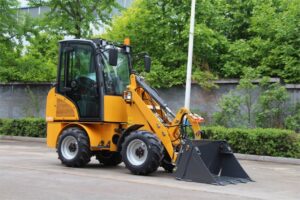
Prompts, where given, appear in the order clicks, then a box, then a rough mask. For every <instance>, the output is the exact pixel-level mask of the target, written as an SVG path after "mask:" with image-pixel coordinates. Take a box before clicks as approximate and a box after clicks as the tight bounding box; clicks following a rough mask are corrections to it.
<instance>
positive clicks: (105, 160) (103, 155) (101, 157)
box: [96, 151, 122, 166]
mask: <svg viewBox="0 0 300 200" xmlns="http://www.w3.org/2000/svg"><path fill="white" fill-rule="evenodd" d="M96 159H97V160H98V161H99V162H100V164H102V165H104V166H117V165H118V164H120V163H121V162H122V156H121V154H120V153H119V152H110V151H100V152H98V153H97V154H96Z"/></svg>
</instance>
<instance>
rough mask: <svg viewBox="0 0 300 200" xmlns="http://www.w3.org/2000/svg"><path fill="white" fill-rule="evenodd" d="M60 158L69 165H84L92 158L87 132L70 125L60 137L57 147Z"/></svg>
mask: <svg viewBox="0 0 300 200" xmlns="http://www.w3.org/2000/svg"><path fill="white" fill-rule="evenodd" d="M57 153H58V159H60V160H61V162H62V164H64V165H66V166H68V167H83V166H85V165H86V164H87V163H88V162H90V159H91V151H90V143H89V138H88V136H87V135H86V133H85V132H84V131H83V130H81V129H79V128H77V127H70V128H67V129H66V130H64V131H63V132H62V134H61V136H60V137H59V141H58V147H57Z"/></svg>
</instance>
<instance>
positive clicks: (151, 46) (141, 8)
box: [102, 0, 226, 87]
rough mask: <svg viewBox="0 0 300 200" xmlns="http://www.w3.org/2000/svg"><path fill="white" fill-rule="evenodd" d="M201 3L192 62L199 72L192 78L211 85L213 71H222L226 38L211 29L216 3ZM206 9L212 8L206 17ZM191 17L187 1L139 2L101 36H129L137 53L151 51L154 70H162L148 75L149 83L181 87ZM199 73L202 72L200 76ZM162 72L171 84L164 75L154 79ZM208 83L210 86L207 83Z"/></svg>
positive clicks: (114, 21)
mask: <svg viewBox="0 0 300 200" xmlns="http://www.w3.org/2000/svg"><path fill="white" fill-rule="evenodd" d="M216 2H217V1H216ZM200 3H201V5H199V6H197V14H196V17H197V19H196V26H195V45H194V47H195V48H194V61H193V65H194V66H193V68H194V72H197V73H195V75H194V76H193V77H194V79H195V80H196V81H197V82H199V83H200V84H201V85H203V86H206V85H208V86H210V85H211V83H212V80H214V79H215V78H216V76H214V75H213V74H212V73H211V71H213V70H214V69H219V68H221V65H222V64H221V63H220V62H219V61H220V54H221V53H222V52H223V51H225V49H226V48H225V47H224V46H225V45H226V38H225V37H224V36H223V35H222V34H221V33H218V32H217V31H214V30H213V29H212V28H211V27H212V26H213V24H218V23H219V22H218V20H216V19H215V18H214V15H215V14H216V12H217V10H218V9H213V3H211V2H209V1H202V2H200ZM202 4H203V5H202ZM204 6H206V7H208V8H210V10H209V11H207V15H205V14H203V13H202V12H200V10H206V9H203V7H204ZM198 7H201V9H200V8H198ZM218 8H221V4H218ZM202 17H205V18H204V19H202ZM189 18H190V1H188V0H179V1H178V0H170V1H162V0H150V1H143V0H136V1H135V2H134V3H133V5H132V7H130V8H128V9H127V10H125V11H123V12H122V14H121V15H120V16H116V17H115V18H114V19H113V21H112V26H111V28H109V29H108V30H107V32H106V33H105V34H103V35H102V37H104V38H106V39H109V40H113V41H119V42H122V41H123V39H124V38H125V37H130V38H131V44H132V46H133V47H134V51H135V52H145V51H146V52H148V53H149V54H150V55H151V57H152V58H153V60H154V62H153V71H154V70H160V71H155V72H152V73H150V74H149V75H146V78H147V80H148V81H150V82H151V84H153V85H156V87H168V86H171V85H178V84H182V83H184V81H185V68H186V63H187V46H188V33H189V26H188V24H189V23H188V21H189ZM198 19H199V20H198ZM204 20H205V21H204ZM156 65H157V66H156ZM138 70H139V68H138ZM162 70H163V72H162ZM199 70H201V71H203V73H199ZM160 73H164V74H165V77H167V78H166V79H168V84H165V82H166V81H165V79H162V78H161V76H155V74H160ZM202 74H207V75H209V76H208V77H209V78H208V77H206V78H205V79H202V77H203V76H202ZM153 75H154V77H153ZM172 76H173V77H172ZM206 81H209V82H210V84H206Z"/></svg>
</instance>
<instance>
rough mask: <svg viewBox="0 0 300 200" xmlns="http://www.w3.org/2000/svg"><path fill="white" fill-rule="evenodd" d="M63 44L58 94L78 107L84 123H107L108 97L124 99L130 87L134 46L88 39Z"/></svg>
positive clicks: (67, 41)
mask: <svg viewBox="0 0 300 200" xmlns="http://www.w3.org/2000/svg"><path fill="white" fill-rule="evenodd" d="M59 44H60V54H59V69H58V80H57V82H58V84H57V86H56V91H57V93H59V94H61V95H63V96H65V97H66V98H68V99H69V100H71V101H72V102H73V103H74V104H75V105H76V107H77V109H78V113H79V118H80V120H81V121H94V120H95V121H99V120H100V121H104V97H105V96H120V97H122V95H123V91H124V90H125V89H126V87H127V85H129V77H130V73H131V58H130V46H129V45H122V46H121V45H118V46H117V45H114V44H109V43H108V42H106V41H104V40H84V39H72V40H63V41H60V43H59Z"/></svg>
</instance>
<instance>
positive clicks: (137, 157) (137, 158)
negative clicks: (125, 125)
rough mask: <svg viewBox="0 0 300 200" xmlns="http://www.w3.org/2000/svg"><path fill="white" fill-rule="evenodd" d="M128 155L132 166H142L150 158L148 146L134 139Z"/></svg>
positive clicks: (127, 152)
mask: <svg viewBox="0 0 300 200" xmlns="http://www.w3.org/2000/svg"><path fill="white" fill-rule="evenodd" d="M126 155H127V159H128V161H129V162H130V163H131V164H132V165H136V166H138V165H142V164H143V163H144V162H145V161H146V159H147V156H148V149H147V146H146V144H145V143H144V142H143V141H142V140H140V139H134V140H132V141H131V142H130V143H129V145H128V147H127V150H126Z"/></svg>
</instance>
